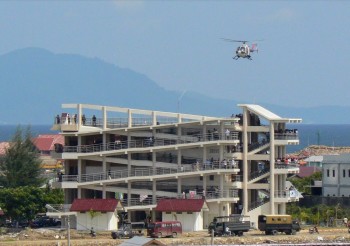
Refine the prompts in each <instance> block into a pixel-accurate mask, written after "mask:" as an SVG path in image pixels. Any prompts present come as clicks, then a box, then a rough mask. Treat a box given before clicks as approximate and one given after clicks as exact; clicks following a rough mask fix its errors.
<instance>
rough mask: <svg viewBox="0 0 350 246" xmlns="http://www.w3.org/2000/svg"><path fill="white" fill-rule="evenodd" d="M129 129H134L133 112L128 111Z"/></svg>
mask: <svg viewBox="0 0 350 246" xmlns="http://www.w3.org/2000/svg"><path fill="white" fill-rule="evenodd" d="M128 127H132V111H131V109H128Z"/></svg>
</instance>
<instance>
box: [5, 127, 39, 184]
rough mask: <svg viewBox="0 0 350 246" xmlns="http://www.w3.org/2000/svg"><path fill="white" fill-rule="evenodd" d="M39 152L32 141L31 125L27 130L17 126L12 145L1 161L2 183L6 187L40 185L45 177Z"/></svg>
mask: <svg viewBox="0 0 350 246" xmlns="http://www.w3.org/2000/svg"><path fill="white" fill-rule="evenodd" d="M40 165H41V160H40V159H39V152H38V150H37V149H36V147H35V146H34V144H33V143H32V135H31V130H30V127H29V126H28V127H27V129H26V131H25V132H24V133H23V130H22V128H21V127H20V126H18V127H17V130H16V133H15V134H14V136H13V138H12V140H11V142H10V147H9V148H8V149H7V150H6V153H5V156H4V157H3V159H2V160H1V163H0V171H1V172H2V173H3V178H2V180H1V181H2V185H3V186H5V187H18V186H31V185H32V186H40V185H42V184H43V182H44V179H43V178H41V177H40V174H41V167H40Z"/></svg>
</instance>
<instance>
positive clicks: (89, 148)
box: [63, 132, 238, 153]
mask: <svg viewBox="0 0 350 246" xmlns="http://www.w3.org/2000/svg"><path fill="white" fill-rule="evenodd" d="M220 140H238V133H237V132H233V133H231V134H230V135H229V136H226V135H225V133H222V134H220V133H218V134H217V135H216V134H205V135H204V137H202V136H181V137H178V138H177V139H172V138H169V139H165V138H162V139H153V138H149V139H144V140H130V141H115V142H109V143H105V144H103V143H100V144H91V145H78V146H65V147H64V148H63V152H70V153H72V152H76V153H91V152H101V151H111V150H120V149H128V148H150V147H160V146H169V145H177V144H189V143H198V142H206V141H220Z"/></svg>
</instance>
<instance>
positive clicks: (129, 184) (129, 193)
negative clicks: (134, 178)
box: [127, 181, 131, 206]
mask: <svg viewBox="0 0 350 246" xmlns="http://www.w3.org/2000/svg"><path fill="white" fill-rule="evenodd" d="M127 204H128V206H130V205H131V182H130V181H129V182H128V202H127Z"/></svg>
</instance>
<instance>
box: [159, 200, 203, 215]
mask: <svg viewBox="0 0 350 246" xmlns="http://www.w3.org/2000/svg"><path fill="white" fill-rule="evenodd" d="M202 209H208V205H207V204H206V202H205V200H204V199H162V200H160V201H159V202H158V203H157V207H156V211H160V212H200V211H201V210H202Z"/></svg>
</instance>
